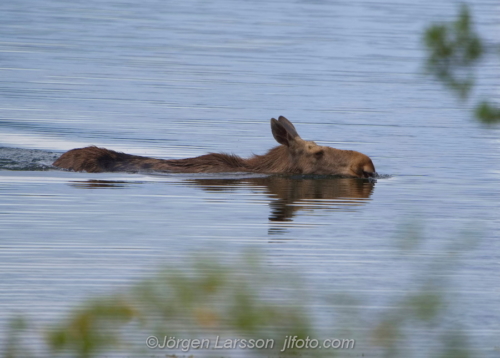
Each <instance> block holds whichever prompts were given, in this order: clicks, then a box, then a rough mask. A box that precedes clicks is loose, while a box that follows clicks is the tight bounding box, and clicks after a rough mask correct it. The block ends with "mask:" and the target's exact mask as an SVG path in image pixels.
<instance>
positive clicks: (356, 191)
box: [187, 176, 375, 222]
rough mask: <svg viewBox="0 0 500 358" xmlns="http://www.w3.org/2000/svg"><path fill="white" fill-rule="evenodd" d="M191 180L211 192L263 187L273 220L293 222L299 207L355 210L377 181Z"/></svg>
mask: <svg viewBox="0 0 500 358" xmlns="http://www.w3.org/2000/svg"><path fill="white" fill-rule="evenodd" d="M187 182H188V183H192V184H194V185H196V186H199V187H201V188H203V189H204V190H206V191H211V192H224V191H227V192H229V191H234V190H235V189H238V188H246V187H253V188H258V189H263V190H264V193H265V194H267V195H268V196H269V198H270V199H271V201H270V204H269V205H270V207H271V214H270V216H269V220H270V221H278V222H286V221H292V218H293V216H294V215H295V213H296V212H297V211H299V210H314V209H333V210H351V209H353V208H354V207H356V206H360V205H364V204H366V202H367V199H369V198H370V196H371V194H372V192H373V188H374V186H375V182H374V181H373V180H366V179H364V180H360V179H354V178H311V179H309V178H294V177H285V176H270V177H263V178H246V179H189V180H187Z"/></svg>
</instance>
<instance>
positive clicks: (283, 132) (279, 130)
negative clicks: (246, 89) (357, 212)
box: [54, 116, 377, 178]
mask: <svg viewBox="0 0 500 358" xmlns="http://www.w3.org/2000/svg"><path fill="white" fill-rule="evenodd" d="M271 131H272V133H273V136H274V138H275V139H276V141H277V142H278V143H279V144H281V145H279V146H277V147H275V148H273V149H271V150H269V151H268V152H267V153H266V154H264V155H254V156H253V157H251V158H248V159H244V158H241V157H238V156H236V155H231V154H223V153H210V154H206V155H202V156H199V157H195V158H186V159H168V160H167V159H156V158H148V157H141V156H137V155H131V154H125V153H120V152H115V151H113V150H109V149H105V148H98V147H94V146H91V147H86V148H78V149H72V150H70V151H68V152H66V153H64V154H63V155H61V157H59V159H57V160H56V161H55V162H54V166H56V167H59V168H63V169H68V170H74V171H86V172H89V173H100V172H138V171H147V170H153V171H163V172H174V173H227V172H251V173H264V174H313V175H340V176H345V177H357V178H369V177H375V176H376V175H377V173H376V171H375V167H374V165H373V163H372V161H371V159H370V158H369V157H368V156H366V155H364V154H362V153H359V152H356V151H353V150H341V149H335V148H331V147H326V146H320V145H317V144H316V143H315V142H313V141H307V140H303V139H302V138H300V136H299V135H298V133H297V130H296V129H295V126H294V125H293V124H292V123H291V122H290V121H289V120H288V119H286V118H285V117H283V116H280V117H279V119H278V120H276V119H274V118H272V119H271Z"/></svg>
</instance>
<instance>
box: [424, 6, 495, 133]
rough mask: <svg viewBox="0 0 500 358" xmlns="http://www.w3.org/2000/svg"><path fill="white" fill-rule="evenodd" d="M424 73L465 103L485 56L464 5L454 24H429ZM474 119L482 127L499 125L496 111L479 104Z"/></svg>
mask: <svg viewBox="0 0 500 358" xmlns="http://www.w3.org/2000/svg"><path fill="white" fill-rule="evenodd" d="M424 43H425V45H426V48H427V52H428V56H427V64H426V67H427V70H428V71H429V72H430V73H431V74H432V75H434V76H435V77H436V78H438V79H439V80H440V81H441V82H442V83H444V84H445V86H446V87H448V88H449V89H450V90H452V91H453V92H454V93H456V94H457V95H458V96H459V98H460V99H462V100H465V99H467V98H468V97H469V94H470V92H471V90H472V88H473V87H474V84H475V70H476V65H477V64H478V63H479V61H480V60H481V58H483V57H484V55H485V54H486V53H487V52H488V51H487V48H486V47H485V45H484V41H483V40H482V39H481V38H480V37H479V35H477V33H476V32H475V30H474V26H473V22H472V17H471V14H470V11H469V8H468V6H467V5H465V4H462V5H461V8H460V11H459V14H458V17H457V19H456V20H454V21H451V22H448V23H438V24H433V25H431V26H430V27H429V28H427V29H426V31H425V34H424ZM475 115H476V117H477V118H478V119H479V120H480V121H482V122H483V123H486V124H493V123H499V122H500V108H498V107H497V106H496V105H494V104H492V103H490V102H487V101H483V102H481V103H480V104H478V105H477V106H476V110H475Z"/></svg>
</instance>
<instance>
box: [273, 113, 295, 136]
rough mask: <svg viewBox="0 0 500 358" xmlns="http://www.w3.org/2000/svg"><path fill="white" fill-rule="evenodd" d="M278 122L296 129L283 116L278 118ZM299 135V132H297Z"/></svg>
mask: <svg viewBox="0 0 500 358" xmlns="http://www.w3.org/2000/svg"><path fill="white" fill-rule="evenodd" d="M278 121H279V122H281V123H283V124H285V125H288V126H289V127H291V128H293V129H295V126H294V125H293V124H292V122H290V121H289V120H288V119H286V118H285V117H283V116H279V118H278ZM295 133H297V132H295Z"/></svg>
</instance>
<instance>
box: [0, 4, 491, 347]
mask: <svg viewBox="0 0 500 358" xmlns="http://www.w3.org/2000/svg"><path fill="white" fill-rule="evenodd" d="M495 10H498V6H497V5H496V4H495V3H494V2H492V1H488V0H481V1H477V2H476V3H475V4H474V7H473V8H472V11H473V13H474V14H475V15H477V26H478V29H479V31H480V33H481V34H482V35H483V36H485V37H486V38H489V39H491V40H496V39H494V35H493V34H495V33H498V30H499V29H498V23H499V21H498V20H499V18H498V11H495ZM455 13H456V6H455V3H454V2H451V1H445V2H432V1H424V2H419V4H418V5H416V4H413V3H411V2H408V1H406V2H378V1H377V2H376V1H361V2H348V1H340V2H330V1H311V2H309V1H307V2H306V1H266V2H258V1H255V2H253V1H246V2H237V3H235V2H228V1H215V2H203V1H199V2H196V1H183V2H166V3H165V2H155V1H142V2H131V1H118V0H117V1H108V2H106V3H102V2H98V1H86V2H85V3H79V4H77V3H65V2H59V1H55V0H43V1H37V2H33V1H28V0H21V1H16V2H11V3H2V4H1V5H0V20H1V22H2V40H1V42H0V71H1V80H0V107H1V110H0V113H1V114H0V146H1V147H2V148H0V168H1V169H0V246H1V250H0V277H1V279H0V292H1V293H0V306H1V307H2V311H3V312H4V314H2V316H1V322H0V323H2V326H3V325H4V323H5V320H6V318H7V317H8V316H9V315H10V314H11V313H13V312H21V313H23V314H28V315H30V316H32V317H35V318H36V319H37V320H39V321H41V322H49V321H51V320H54V319H55V318H57V317H60V316H61V315H62V314H63V312H64V311H65V310H66V309H67V308H68V307H70V306H72V305H74V304H76V303H77V302H80V301H81V300H82V299H84V298H86V297H88V296H89V295H92V294H103V293H107V292H109V291H110V290H115V289H117V288H119V287H125V286H127V285H129V284H130V283H131V282H134V281H136V280H138V279H139V278H141V277H145V276H147V274H148V273H149V272H151V271H152V270H154V269H155V268H156V267H158V265H161V264H162V263H164V262H178V263H179V264H182V262H183V261H184V260H185V258H186V257H188V256H189V255H191V253H192V252H193V251H203V250H209V251H210V252H213V253H220V254H225V255H229V257H232V256H234V257H237V256H236V254H237V253H239V252H241V250H243V249H245V248H248V247H252V248H257V249H259V250H261V252H262V253H263V255H264V256H265V260H266V262H268V264H269V266H270V267H281V268H285V269H286V268H293V269H294V270H297V271H298V272H301V273H303V275H304V276H305V277H306V279H307V280H308V282H310V283H311V285H312V287H314V289H313V291H312V292H313V296H317V297H320V296H324V295H328V294H329V293H332V292H339V291H341V292H344V293H346V294H351V295H353V296H355V297H364V298H366V299H365V300H364V301H363V302H365V303H364V304H363V305H362V307H360V309H362V310H364V311H363V312H367V313H366V314H367V315H368V313H369V312H374V311H375V312H377V311H380V310H381V309H382V307H385V308H387V307H389V308H390V305H391V302H393V301H394V300H395V299H397V298H398V297H402V296H403V295H404V294H405V292H407V291H408V290H411V289H413V288H415V287H416V286H417V283H415V282H413V283H412V281H411V278H412V277H413V276H414V275H415V273H416V272H418V271H419V270H420V269H421V268H424V267H426V265H427V264H430V263H432V262H434V261H435V260H436V258H437V259H438V260H439V259H442V260H446V259H447V257H448V254H449V253H450V250H451V251H453V252H456V254H457V255H462V256H461V260H460V263H459V265H458V267H456V266H454V267H453V269H450V270H449V271H446V272H444V273H440V274H442V275H445V276H446V277H447V278H448V279H450V280H451V281H452V282H454V286H453V289H452V294H453V296H454V297H456V298H457V305H458V308H457V314H456V316H455V317H454V319H456V320H457V321H460V324H461V325H463V327H465V331H466V332H467V333H468V335H469V336H470V337H471V339H472V341H473V343H474V344H475V347H476V348H477V349H478V350H479V351H481V352H480V353H481V354H483V356H492V357H493V356H495V354H498V343H494V342H497V340H498V336H499V334H500V330H499V325H498V323H499V322H500V312H499V310H498V298H499V285H498V280H497V279H498V271H499V265H498V262H499V260H498V253H499V252H500V251H499V250H500V246H499V232H500V231H499V229H500V225H499V224H500V222H499V219H498V217H499V215H498V213H499V208H498V201H499V198H500V195H499V194H500V189H499V186H498V181H499V179H500V156H499V140H498V137H499V130H498V128H487V127H483V126H481V125H479V124H478V123H476V122H475V121H474V120H473V119H472V118H471V115H470V112H469V108H468V104H464V103H460V102H457V101H456V99H454V98H453V97H452V96H451V95H450V94H449V93H447V92H446V91H445V90H443V88H442V86H441V85H440V84H439V83H436V82H435V81H434V80H432V78H430V77H426V76H425V75H424V73H423V70H422V61H423V56H424V53H423V49H422V45H421V42H420V36H421V33H422V31H423V29H424V27H425V26H427V25H428V24H429V22H430V21H435V20H444V19H449V18H451V16H453V15H454V14H455ZM499 70H500V69H499V67H498V63H497V64H496V65H495V64H493V65H488V66H485V67H484V68H482V69H481V71H482V72H481V76H482V78H486V79H488V78H493V77H495V76H496V77H497V78H498V73H499ZM494 85H495V84H494V83H492V82H491V81H489V82H488V81H486V82H483V83H482V82H480V84H479V86H480V87H478V92H481V93H486V94H488V93H490V94H493V93H494V87H493V86H494ZM279 115H284V116H286V117H288V118H289V119H290V120H291V121H292V122H293V123H294V124H295V125H296V127H297V130H298V132H299V134H300V135H301V136H302V137H303V138H304V139H308V140H315V141H317V142H318V143H319V144H321V145H329V146H333V147H337V148H341V149H352V150H357V151H360V152H363V153H365V154H367V155H369V156H370V157H371V158H372V159H373V161H374V163H375V166H376V168H377V171H378V172H379V173H381V174H382V175H383V176H382V178H380V179H379V180H377V182H376V183H373V182H368V181H364V180H356V179H338V178H337V179H332V178H320V179H311V178H306V179H302V178H286V177H279V176H278V177H265V176H254V175H222V176H221V175H204V176H200V175H183V174H177V175H174V174H165V173H163V174H162V173H158V174H145V173H142V174H141V173H139V174H129V173H105V174H87V173H72V172H66V171H61V170H57V169H55V168H52V167H51V162H52V161H53V160H54V158H56V157H57V156H58V155H60V154H61V153H62V152H64V151H65V150H69V149H72V148H76V147H81V146H85V145H91V144H92V145H98V146H104V147H108V148H110V149H115V150H120V151H126V152H127V153H131V154H137V155H145V156H155V157H163V158H182V157H189V156H195V155H201V154H204V153H206V152H233V153H235V154H238V155H241V156H249V155H251V154H252V153H256V154H262V153H264V152H265V151H267V150H268V149H270V148H271V147H272V146H274V145H276V143H275V142H274V139H273V137H272V135H271V132H270V126H269V119H270V118H271V117H277V116H279ZM405 225H410V226H411V227H413V226H412V225H415V226H416V227H419V228H420V229H419V230H420V232H421V237H422V238H423V239H422V242H421V243H419V245H420V246H419V250H417V251H411V250H404V249H402V247H403V248H404V247H406V246H405V243H407V236H408V234H407V231H405V230H404V229H402V228H404V227H405ZM464 237H465V239H464ZM464 240H465V241H464ZM470 240H472V241H473V242H474V243H475V244H474V245H469V244H462V243H463V242H465V243H469V242H470ZM450 248H451V249H450ZM461 248H466V251H465V252H462V251H463V250H461ZM427 266H428V265H427ZM55 302H57V304H55ZM335 309H338V308H335V307H332V306H330V307H323V306H318V307H317V311H319V312H323V313H324V314H329V313H331V312H332V311H335ZM320 324H322V323H320ZM325 324H326V323H325ZM352 324H353V326H354V327H355V328H358V329H359V330H362V329H363V327H364V323H363V322H362V321H359V322H352ZM495 344H496V345H497V348H495ZM495 349H496V350H495ZM414 353H415V352H414ZM416 355H417V356H418V354H416Z"/></svg>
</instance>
